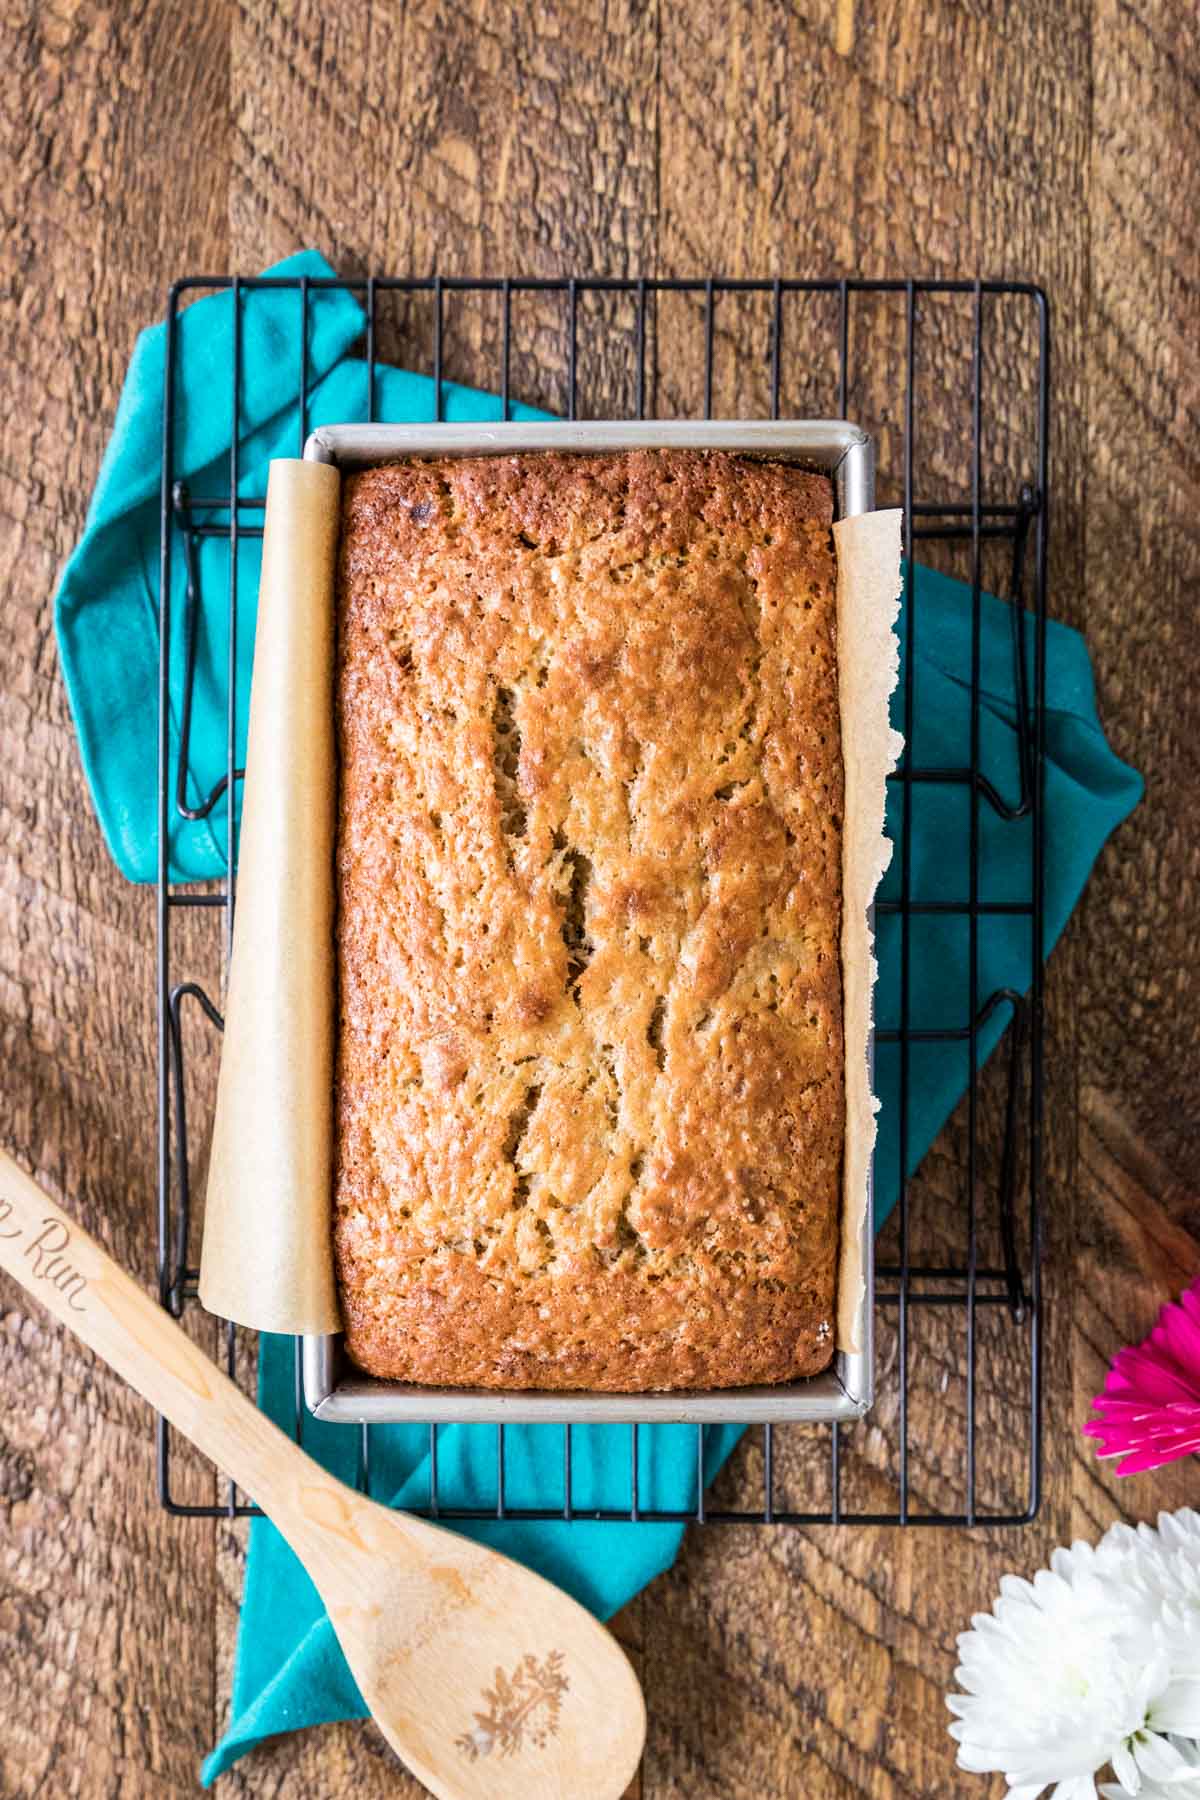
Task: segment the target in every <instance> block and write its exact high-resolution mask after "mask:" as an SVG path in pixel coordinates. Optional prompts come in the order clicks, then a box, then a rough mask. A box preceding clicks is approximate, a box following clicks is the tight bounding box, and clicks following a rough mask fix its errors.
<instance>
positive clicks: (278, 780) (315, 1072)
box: [200, 460, 900, 1350]
mask: <svg viewBox="0 0 1200 1800" xmlns="http://www.w3.org/2000/svg"><path fill="white" fill-rule="evenodd" d="M339 491H340V481H339V477H338V474H337V471H336V470H335V469H334V468H332V467H331V466H329V465H327V464H321V463H302V462H293V461H282V460H281V461H277V462H273V463H272V465H271V476H270V483H269V486H268V491H267V516H266V537H265V542H264V546H263V569H262V583H261V587H260V592H259V610H258V633H257V641H256V646H255V662H254V686H253V690H252V694H251V707H250V735H249V744H248V747H247V756H246V777H245V794H244V807H243V815H242V829H241V849H240V862H239V874H238V900H237V911H236V916H235V923H234V940H233V960H232V970H231V978H230V988H229V994H228V997H227V1000H226V1012H225V1037H224V1045H223V1051H222V1060H221V1075H220V1082H219V1086H218V1090H217V1109H216V1119H215V1124H214V1130H213V1144H212V1156H211V1161H210V1165H209V1181H208V1202H207V1210H206V1218H205V1235H204V1250H203V1256H202V1258H201V1273H200V1298H201V1300H202V1301H203V1302H204V1305H205V1306H207V1307H208V1308H209V1309H210V1310H211V1311H213V1312H217V1313H220V1314H221V1315H222V1316H223V1317H225V1318H231V1319H236V1320H237V1322H238V1323H239V1324H242V1325H251V1326H256V1327H257V1328H259V1329H260V1330H267V1331H281V1332H294V1333H302V1332H329V1331H337V1330H340V1328H341V1323H340V1319H339V1315H338V1306H337V1290H336V1283H335V1279H334V1270H333V1243H332V1228H331V1226H332V1221H331V1206H332V1168H333V1033H334V1009H335V989H334V981H335V970H334V960H333V938H332V931H333V907H334V899H333V836H334V828H335V811H336V752H335V745H334V742H333V706H332V693H331V690H332V683H333V579H334V558H335V554H336V545H337V531H338V503H339ZM834 535H835V539H836V543H837V555H838V593H837V602H838V661H839V671H840V674H839V682H840V699H841V717H842V742H843V757H844V761H845V772H846V796H845V809H844V831H843V846H844V847H843V877H844V906H843V924H842V963H843V991H844V1008H845V1043H846V1112H847V1130H846V1152H845V1161H844V1193H843V1217H842V1232H841V1253H840V1262H839V1290H838V1323H837V1343H838V1348H839V1349H847V1350H848V1349H856V1348H858V1347H859V1346H858V1345H857V1344H856V1343H855V1341H854V1329H853V1322H854V1314H855V1309H856V1304H857V1301H858V1299H859V1297H860V1296H861V1293H862V1287H863V1281H864V1270H863V1259H862V1248H861V1239H862V1232H863V1220H864V1218H865V1215H866V1208H867V1204H868V1191H867V1173H868V1170H869V1167H870V1157H871V1149H872V1146H873V1144H874V1141H875V1111H876V1105H877V1102H876V1101H875V1100H874V1099H873V1097H872V1095H871V1090H870V1084H869V1080H868V1072H867V1040H868V1032H869V1029H870V1019H871V990H872V985H873V981H874V974H875V963H874V958H873V954H872V945H871V937H870V932H869V929H868V925H867V909H868V907H869V906H870V903H871V900H872V898H873V897H874V893H875V888H876V885H877V883H878V881H879V878H880V876H881V875H882V873H883V871H884V869H885V868H886V867H887V863H888V859H889V857H890V854H891V847H890V845H889V844H888V843H887V841H886V840H885V839H884V837H883V805H884V794H885V781H886V777H887V774H888V771H889V770H890V769H891V768H892V767H893V766H894V763H895V760H896V756H897V755H898V753H899V748H900V740H899V738H898V737H897V736H896V734H895V733H894V732H892V731H891V729H890V727H889V725H888V719H887V702H888V696H889V695H890V693H891V691H892V688H893V687H894V686H895V682H896V676H897V666H898V665H897V646H896V639H895V635H894V632H893V625H894V621H895V618H896V613H897V608H898V601H897V595H898V592H899V563H900V514H899V513H898V512H884V513H870V514H867V515H865V516H863V517H860V518H857V519H849V520H845V521H843V522H841V523H839V524H837V525H835V527H834Z"/></svg>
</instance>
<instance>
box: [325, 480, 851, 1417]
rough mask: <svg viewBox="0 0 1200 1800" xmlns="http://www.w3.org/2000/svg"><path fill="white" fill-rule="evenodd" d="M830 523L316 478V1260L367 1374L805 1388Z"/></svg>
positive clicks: (813, 1235)
mask: <svg viewBox="0 0 1200 1800" xmlns="http://www.w3.org/2000/svg"><path fill="white" fill-rule="evenodd" d="M831 519H832V493H831V489H830V484H829V482H828V480H827V479H826V478H825V477H824V476H819V475H813V474H808V473H806V472H803V471H800V470H797V469H793V468H788V467H784V466H782V465H779V464H775V463H766V462H758V461H751V460H747V459H739V458H737V457H735V456H731V455H727V454H724V453H720V452H696V451H634V452H629V453H625V454H621V455H614V456H566V455H564V456H560V455H556V454H542V455H526V456H512V457H483V458H462V459H453V458H446V459H440V460H439V459H433V460H429V461H411V462H406V463H396V464H391V465H387V466H384V467H382V468H377V469H372V470H368V471H364V472H362V473H360V474H357V475H351V476H349V477H348V478H347V479H346V481H345V483H344V490H343V523H342V538H341V547H340V552H339V574H338V634H339V654H338V678H337V701H336V704H337V718H338V728H339V740H340V750H341V792H340V811H339V820H340V828H339V838H338V864H337V879H338V897H339V907H338V924H337V954H338V973H339V993H340V999H339V1009H340V1018H339V1032H338V1091H337V1160H336V1176H335V1200H336V1206H335V1247H336V1255H337V1265H338V1274H339V1280H340V1285H341V1293H342V1304H343V1312H344V1317H345V1322H346V1330H347V1342H348V1348H349V1350H350V1354H351V1355H352V1357H353V1358H354V1359H355V1360H356V1361H357V1362H358V1363H359V1364H360V1365H361V1366H362V1367H364V1368H366V1369H368V1370H370V1371H371V1372H373V1373H375V1374H378V1375H380V1376H383V1377H386V1378H391V1379H398V1380H404V1381H414V1382H422V1383H429V1384H432V1385H439V1386H460V1385H482V1386H490V1387H504V1388H521V1387H543V1388H589V1387H590V1388H596V1389H607V1390H611V1391H629V1392H635V1391H644V1390H651V1389H669V1388H686V1387H722V1386H737V1385H743V1384H747V1383H757V1382H778V1381H786V1380H791V1379H794V1378H796V1377H798V1376H804V1375H809V1374H813V1373H815V1372H816V1371H817V1370H819V1369H820V1368H822V1367H824V1366H825V1365H826V1364H827V1363H828V1361H829V1359H830V1356H831V1354H832V1348H833V1323H832V1322H833V1312H834V1285H835V1278H836V1263H837V1248H838V1219H839V1214H840V1183H841V1163H842V1140H843V1134H844V1125H845V1115H844V1097H843V1063H842V1019H841V969H840V961H839V950H838V946H839V941H840V924H841V919H840V907H841V898H840V896H841V814H842V763H841V744H840V731H839V715H838V704H837V664H836V629H835V626H836V613H835V573H834V561H833V548H832V538H831V529H830V527H831Z"/></svg>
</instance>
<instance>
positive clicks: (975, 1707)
mask: <svg viewBox="0 0 1200 1800" xmlns="http://www.w3.org/2000/svg"><path fill="white" fill-rule="evenodd" d="M971 1623H972V1629H971V1630H970V1631H969V1632H964V1633H963V1635H962V1636H961V1637H960V1638H959V1640H958V1644H959V1653H960V1658H961V1661H960V1663H959V1667H958V1669H957V1671H956V1678H957V1680H958V1682H959V1684H960V1686H961V1687H962V1688H964V1689H965V1690H966V1691H965V1692H964V1693H961V1694H952V1695H951V1696H950V1698H949V1701H948V1704H949V1706H950V1709H951V1711H952V1712H954V1713H956V1714H957V1715H958V1717H957V1719H956V1720H955V1723H954V1724H953V1725H952V1726H951V1727H950V1730H951V1732H952V1734H953V1735H954V1737H955V1738H956V1739H957V1740H958V1763H959V1767H960V1768H963V1769H968V1770H971V1771H972V1772H974V1773H978V1774H984V1773H990V1772H992V1771H995V1770H1000V1771H1001V1772H1003V1774H1004V1775H1005V1776H1006V1777H1007V1779H1008V1783H1009V1787H1010V1789H1011V1793H1010V1796H1009V1800H1038V1796H1039V1795H1042V1794H1044V1793H1045V1792H1046V1790H1047V1789H1048V1788H1049V1789H1050V1790H1051V1794H1052V1800H1096V1794H1097V1789H1096V1776H1097V1774H1098V1773H1100V1772H1101V1771H1102V1770H1103V1769H1104V1768H1105V1767H1106V1766H1107V1765H1111V1767H1112V1771H1113V1774H1114V1775H1115V1776H1116V1778H1117V1783H1118V1785H1117V1786H1115V1787H1112V1786H1109V1787H1105V1788H1104V1789H1103V1790H1102V1792H1103V1793H1104V1794H1105V1796H1106V1800H1107V1797H1108V1796H1118V1797H1120V1800H1127V1797H1128V1796H1138V1800H1155V1797H1156V1796H1157V1795H1158V1794H1159V1793H1160V1792H1162V1793H1165V1792H1166V1791H1167V1790H1168V1789H1170V1791H1171V1793H1172V1794H1174V1795H1175V1796H1176V1800H1187V1797H1188V1796H1194V1800H1200V1760H1194V1759H1193V1752H1192V1740H1195V1739H1200V1518H1198V1517H1197V1516H1196V1515H1195V1514H1194V1513H1190V1512H1185V1513H1179V1514H1176V1515H1173V1516H1172V1515H1169V1514H1164V1515H1162V1516H1161V1517H1160V1519H1159V1525H1158V1530H1157V1531H1156V1530H1154V1529H1153V1528H1152V1527H1150V1526H1141V1527H1139V1528H1138V1530H1136V1531H1134V1530H1132V1529H1130V1528H1129V1527H1127V1526H1116V1527H1114V1528H1113V1529H1112V1530H1111V1531H1110V1532H1108V1533H1107V1534H1106V1536H1105V1537H1104V1538H1103V1539H1102V1540H1101V1542H1100V1544H1099V1546H1098V1547H1097V1548H1096V1549H1094V1550H1093V1549H1092V1547H1091V1546H1090V1545H1088V1544H1084V1543H1076V1544H1073V1545H1072V1546H1071V1548H1070V1549H1069V1550H1068V1549H1062V1550H1056V1551H1055V1553H1054V1555H1053V1556H1052V1557H1051V1559H1050V1567H1049V1569H1043V1570H1041V1571H1040V1572H1039V1573H1038V1574H1037V1575H1036V1576H1035V1577H1034V1579H1033V1581H1032V1582H1028V1581H1021V1580H1019V1579H1017V1578H1016V1577H1015V1576H1007V1577H1006V1578H1005V1580H1004V1581H1002V1582H1001V1584H1000V1596H999V1599H998V1600H997V1601H996V1604H995V1606H994V1608H993V1610H992V1612H991V1613H979V1614H976V1616H975V1618H974V1619H973V1620H972V1622H971Z"/></svg>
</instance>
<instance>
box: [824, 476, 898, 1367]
mask: <svg viewBox="0 0 1200 1800" xmlns="http://www.w3.org/2000/svg"><path fill="white" fill-rule="evenodd" d="M900 519H901V515H900V513H899V512H898V511H896V512H874V513H862V514H860V515H859V517H858V518H855V519H841V520H839V521H838V523H837V524H836V525H835V526H834V528H833V536H834V542H835V544H836V545H837V567H838V587H837V612H838V699H839V704H840V708H841V715H842V763H843V767H844V771H845V785H846V794H845V806H844V814H843V819H844V823H843V828H842V1028H843V1031H844V1034H845V1040H846V1148H845V1155H844V1160H843V1164H842V1183H843V1194H842V1243H841V1255H840V1258H839V1264H838V1318H837V1344H838V1349H839V1350H859V1349H861V1348H862V1346H861V1344H860V1343H859V1342H858V1341H857V1336H856V1332H855V1320H856V1313H857V1311H858V1303H859V1299H860V1297H861V1295H862V1290H863V1282H864V1280H865V1278H866V1277H865V1271H864V1268H863V1257H862V1237H863V1221H864V1219H865V1218H866V1213H867V1207H868V1204H869V1202H870V1193H869V1189H868V1180H867V1177H868V1174H869V1172H870V1167H871V1151H872V1150H873V1148H874V1145H875V1114H876V1113H877V1111H878V1110H879V1102H878V1100H876V1099H875V1097H874V1095H873V1094H872V1092H871V1082H870V1076H869V1071H868V1067H867V1044H868V1039H869V1035H870V1029H871V1001H872V994H873V991H874V986H875V947H874V941H873V938H872V935H871V928H870V924H869V922H868V918H867V914H868V909H869V908H870V905H871V902H872V900H873V899H874V898H875V889H876V888H877V887H878V886H879V881H880V878H881V876H882V875H883V872H884V870H885V869H886V868H887V866H888V863H889V862H890V861H891V858H892V846H891V844H890V843H889V842H888V840H887V838H885V837H884V835H883V808H884V801H885V799H886V797H887V778H888V775H889V774H890V772H891V770H892V769H894V768H895V766H896V760H897V758H898V757H899V755H900V752H901V750H902V749H903V748H904V740H903V738H902V737H901V736H900V734H899V732H896V731H893V730H892V728H891V726H890V724H889V723H888V700H889V698H890V696H891V692H892V689H893V688H894V687H895V685H896V680H897V677H898V675H899V672H900V657H899V645H898V643H897V640H896V633H895V629H894V627H895V623H896V618H897V615H898V613H899V610H900Z"/></svg>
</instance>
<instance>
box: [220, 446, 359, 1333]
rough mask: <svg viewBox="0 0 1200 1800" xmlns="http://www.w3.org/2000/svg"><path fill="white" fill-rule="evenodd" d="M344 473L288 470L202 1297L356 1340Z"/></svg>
mask: <svg viewBox="0 0 1200 1800" xmlns="http://www.w3.org/2000/svg"><path fill="white" fill-rule="evenodd" d="M340 491H341V481H340V478H339V476H338V473H337V470H336V469H333V468H330V467H329V466H328V465H327V464H324V463H305V462H293V461H280V462H273V463H272V464H271V473H270V479H269V481H268V484H267V524H266V536H265V539H264V542H263V562H262V581H261V585H260V588H259V599H258V627H257V632H256V637H255V647H254V682H253V686H252V688H251V690H250V729H249V738H248V742H247V746H246V777H245V792H244V795H243V804H242V827H241V844H240V854H239V858H238V884H237V907H236V910H235V913H234V923H233V955H232V961H231V963H230V975H229V991H228V993H227V995H226V998H225V1035H224V1041H223V1043H222V1047H221V1073H220V1078H219V1081H218V1084H217V1107H216V1115H215V1118H214V1121H213V1141H212V1151H211V1155H210V1158H209V1169H208V1194H207V1202H206V1206H205V1218H204V1248H203V1252H202V1254H201V1258H200V1298H201V1300H202V1301H203V1303H204V1305H205V1306H206V1307H208V1309H209V1311H210V1312H215V1313H219V1314H221V1316H222V1317H223V1318H226V1319H235V1320H236V1321H237V1322H238V1324H239V1325H253V1326H256V1327H257V1328H258V1329H259V1330H260V1331H283V1332H304V1331H338V1330H340V1329H341V1319H340V1316H339V1313H338V1303H337V1288H336V1285H335V1282H334V1275H333V1250H332V1242H331V1233H332V1183H333V1159H332V1146H333V1024H334V1020H333V1007H334V960H333V836H334V825H335V811H336V807H335V802H336V762H335V749H334V742H333V698H332V687H333V605H332V597H333V576H334V558H335V556H336V553H337V533H338V498H339V494H340Z"/></svg>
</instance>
